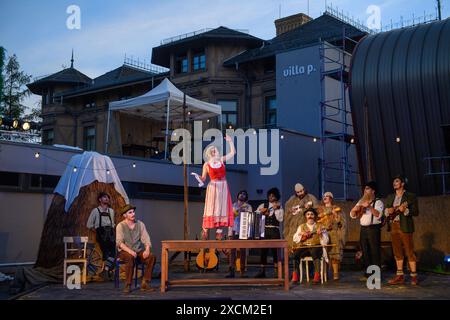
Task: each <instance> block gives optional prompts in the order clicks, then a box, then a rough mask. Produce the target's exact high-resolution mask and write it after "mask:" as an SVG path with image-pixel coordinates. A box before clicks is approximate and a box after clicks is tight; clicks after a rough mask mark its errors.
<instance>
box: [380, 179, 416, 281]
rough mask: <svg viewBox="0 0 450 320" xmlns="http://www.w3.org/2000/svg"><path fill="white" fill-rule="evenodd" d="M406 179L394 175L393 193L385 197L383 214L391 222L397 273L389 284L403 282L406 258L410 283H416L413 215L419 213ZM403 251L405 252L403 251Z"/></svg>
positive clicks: (414, 197)
mask: <svg viewBox="0 0 450 320" xmlns="http://www.w3.org/2000/svg"><path fill="white" fill-rule="evenodd" d="M406 183H407V179H406V178H405V177H404V176H402V175H397V176H396V177H394V179H393V182H392V185H393V188H394V193H393V194H390V195H389V196H388V197H387V198H386V209H385V214H386V216H387V217H389V222H388V223H391V238H392V249H393V251H394V257H395V262H396V263H397V274H396V276H395V277H394V278H393V279H391V280H390V281H389V282H388V283H389V284H391V285H394V284H402V283H404V282H405V277H404V275H403V260H404V258H405V255H406V257H407V258H408V263H409V268H410V271H411V284H412V285H417V284H418V281H417V273H416V272H417V263H416V255H415V254H414V243H413V234H414V221H413V217H414V216H418V215H419V211H418V206H417V197H416V195H415V194H414V193H411V192H408V191H406V190H405V184H406ZM403 249H404V251H405V254H404V252H403Z"/></svg>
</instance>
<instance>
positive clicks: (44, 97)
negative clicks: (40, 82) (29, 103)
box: [42, 89, 49, 106]
mask: <svg viewBox="0 0 450 320" xmlns="http://www.w3.org/2000/svg"><path fill="white" fill-rule="evenodd" d="M48 103H49V101H48V89H45V90H44V91H43V92H42V105H43V106H45V105H47V104H48Z"/></svg>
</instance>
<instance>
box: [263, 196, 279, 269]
mask: <svg viewBox="0 0 450 320" xmlns="http://www.w3.org/2000/svg"><path fill="white" fill-rule="evenodd" d="M264 208H268V209H269V203H268V202H265V203H264ZM269 210H273V209H269ZM264 239H280V222H279V221H278V220H277V217H276V216H275V212H274V213H273V214H272V215H271V216H266V222H265V228H264ZM269 250H270V251H271V252H272V256H273V262H274V263H276V262H278V252H277V249H275V248H270V249H261V264H263V265H264V264H267V254H268V251H269Z"/></svg>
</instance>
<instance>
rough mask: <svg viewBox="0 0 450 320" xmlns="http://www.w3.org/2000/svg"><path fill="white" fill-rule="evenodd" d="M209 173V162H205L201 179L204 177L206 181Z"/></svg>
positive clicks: (203, 179)
mask: <svg viewBox="0 0 450 320" xmlns="http://www.w3.org/2000/svg"><path fill="white" fill-rule="evenodd" d="M207 175H208V163H207V162H205V163H204V164H203V170H202V176H201V177H200V179H202V181H203V182H205V180H206V176H207Z"/></svg>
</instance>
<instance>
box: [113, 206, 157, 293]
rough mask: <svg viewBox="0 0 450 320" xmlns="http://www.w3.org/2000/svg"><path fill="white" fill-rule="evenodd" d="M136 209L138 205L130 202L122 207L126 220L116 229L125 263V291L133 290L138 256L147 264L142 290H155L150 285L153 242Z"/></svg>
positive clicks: (117, 241)
mask: <svg viewBox="0 0 450 320" xmlns="http://www.w3.org/2000/svg"><path fill="white" fill-rule="evenodd" d="M135 210H136V207H134V206H132V205H130V204H127V205H125V206H124V207H123V208H121V210H120V213H121V214H122V216H123V217H124V220H123V221H122V222H121V223H119V224H118V225H117V229H116V244H117V249H118V251H119V259H120V260H121V261H122V262H123V263H124V264H125V279H126V280H125V288H124V292H125V293H129V292H130V291H131V281H132V279H133V266H134V264H135V263H136V259H137V258H139V260H140V261H141V263H143V264H144V266H145V271H144V277H143V279H142V283H141V290H142V291H153V290H155V289H154V288H152V287H150V282H151V280H152V272H153V267H154V265H155V261H156V257H155V256H154V255H153V254H152V253H151V247H152V243H151V241H150V236H149V235H148V232H147V229H146V228H145V225H144V223H143V222H142V221H139V220H136V218H135V212H134V211H135Z"/></svg>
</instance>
